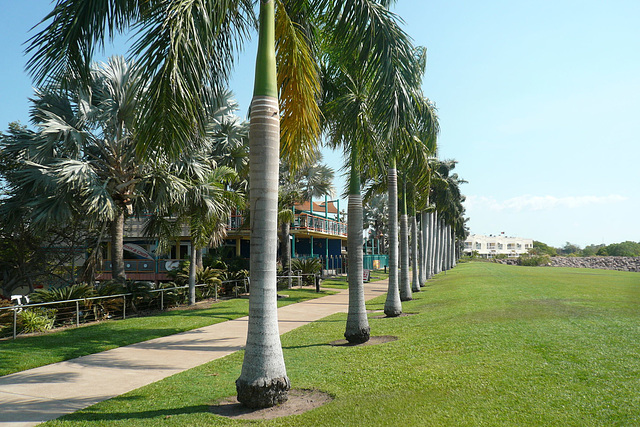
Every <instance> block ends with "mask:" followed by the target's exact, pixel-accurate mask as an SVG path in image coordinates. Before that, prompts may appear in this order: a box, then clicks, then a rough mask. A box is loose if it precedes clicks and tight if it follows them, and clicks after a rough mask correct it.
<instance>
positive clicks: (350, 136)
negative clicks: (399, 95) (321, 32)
mask: <svg viewBox="0 0 640 427" xmlns="http://www.w3.org/2000/svg"><path fill="white" fill-rule="evenodd" d="M333 59H335V58H333ZM363 65H365V64H359V63H358V62H357V61H348V63H345V64H339V63H338V64H336V63H335V62H334V63H332V62H328V63H327V64H325V68H324V70H323V71H324V72H323V76H324V80H325V96H324V99H323V110H324V111H323V112H324V116H325V118H326V124H325V126H326V127H327V130H328V135H329V144H330V145H331V146H332V147H334V148H337V147H342V148H343V150H344V152H345V155H346V156H345V157H347V158H348V159H349V163H348V168H349V186H348V194H349V201H348V207H347V217H348V218H349V222H348V229H347V257H348V265H349V275H348V284H349V310H348V315H347V324H346V329H345V333H344V336H345V338H346V339H347V341H349V342H350V343H352V344H360V343H363V342H366V341H368V340H369V338H370V330H371V328H370V326H369V321H368V318H367V311H366V307H365V300H364V287H363V250H362V249H363V248H362V242H363V239H362V230H363V228H364V224H363V208H362V195H361V177H360V175H361V173H362V172H363V171H364V169H365V168H366V167H367V166H368V164H370V163H371V162H372V154H374V153H377V152H378V150H377V147H376V144H377V137H376V132H375V129H374V126H373V123H372V117H371V105H370V102H371V95H370V93H369V90H370V85H369V83H368V82H367V80H366V79H365V78H363V75H364V74H365V73H364V72H363V70H364V69H365V67H364V66H363ZM359 66H361V67H359Z"/></svg>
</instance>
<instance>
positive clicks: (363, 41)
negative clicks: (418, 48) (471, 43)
mask: <svg viewBox="0 0 640 427" xmlns="http://www.w3.org/2000/svg"><path fill="white" fill-rule="evenodd" d="M274 1H275V0H261V1H260V16H259V20H258V27H259V40H258V44H259V48H258V50H259V55H258V60H257V63H256V86H255V90H254V100H253V101H252V108H251V130H250V139H251V140H252V141H251V158H252V159H253V160H252V161H251V169H252V170H251V172H250V175H251V185H252V186H254V185H255V187H252V188H251V191H250V193H251V195H250V199H251V203H250V205H251V209H252V211H251V221H252V225H253V227H252V229H254V233H255V234H254V237H255V238H252V240H251V242H252V243H251V244H252V256H251V258H252V262H254V261H255V264H254V265H255V269H253V270H252V272H251V274H252V276H253V275H254V274H255V275H256V276H255V277H252V279H253V280H252V285H254V284H256V283H257V282H259V283H260V284H259V285H258V286H257V287H256V286H252V289H255V290H257V291H258V292H259V291H260V290H262V289H264V290H265V291H266V293H265V294H264V298H262V297H254V298H253V303H252V302H251V301H250V304H251V305H252V307H253V308H250V319H253V320H250V329H249V337H248V339H247V351H246V352H245V363H243V373H242V374H241V376H240V378H239V379H238V382H237V385H238V387H237V388H238V391H239V394H238V398H239V400H241V401H242V402H243V403H245V404H246V405H248V406H265V405H266V406H269V405H273V404H276V403H278V402H281V401H283V400H285V399H286V393H287V389H288V387H289V381H288V379H287V377H286V372H285V369H284V362H283V361H282V351H281V349H279V338H278V336H277V323H275V320H276V314H275V311H276V304H275V253H276V250H275V248H276V245H277V241H276V240H275V231H273V232H272V230H271V227H272V226H271V225H269V224H267V222H269V221H271V223H273V224H275V223H276V220H275V218H276V215H277V162H278V148H279V147H278V145H279V144H278V142H279V138H280V136H282V147H283V154H285V155H288V154H291V153H293V155H292V156H290V158H289V161H290V163H291V164H296V162H303V161H304V160H306V157H305V154H308V153H309V150H308V147H309V146H310V145H313V144H315V143H317V141H318V136H319V129H320V128H319V122H320V120H319V109H318V106H317V103H316V98H317V97H318V94H319V91H320V87H319V84H318V76H317V74H318V73H317V67H316V66H315V65H314V58H315V52H314V47H313V43H312V37H313V35H314V34H315V30H314V28H313V19H310V17H314V16H315V17H320V18H321V20H322V22H324V23H325V24H326V26H327V28H330V29H331V31H330V32H326V34H328V35H329V37H330V38H331V39H332V40H333V42H332V43H333V44H334V45H340V44H342V46H343V50H344V51H345V52H360V54H361V55H362V57H363V58H370V62H371V64H372V67H371V68H370V69H371V74H370V76H369V77H370V79H371V81H372V82H373V85H374V91H373V92H372V93H374V94H375V97H376V98H378V101H377V102H375V105H376V106H377V107H376V108H375V110H374V116H376V117H377V119H376V121H377V122H380V123H382V122H385V123H387V124H388V125H390V126H391V127H392V128H401V127H402V126H403V125H404V123H403V120H401V119H400V118H399V117H400V115H401V112H403V111H406V110H407V109H408V107H409V105H410V104H411V98H412V96H411V92H410V91H407V90H406V89H407V88H408V87H417V85H418V83H417V82H413V81H412V82H411V84H406V83H407V81H406V80H407V79H406V78H407V77H411V76H412V74H411V73H408V72H407V70H409V69H410V68H411V67H410V66H409V65H408V64H409V63H410V61H408V59H409V58H411V57H412V56H413V49H412V48H411V44H410V42H409V38H408V36H407V35H406V34H405V33H404V32H402V31H401V30H400V29H399V28H398V27H397V25H393V26H385V25H384V24H385V23H389V22H393V23H394V24H395V16H394V15H393V14H391V13H390V12H388V11H387V10H386V9H385V7H384V6H387V5H388V3H389V2H388V1H383V2H382V4H379V3H377V2H375V1H372V0H359V1H356V2H338V1H335V0H317V1H304V0H299V1H294V0H292V1H287V2H286V3H285V2H280V1H278V5H279V7H278V9H277V10H278V25H277V26H275V23H274V19H275V17H274V14H275V10H274ZM292 17H295V19H296V21H292V19H291V18H292ZM42 22H43V25H46V26H45V28H44V29H43V30H42V31H40V32H39V33H38V34H36V35H35V36H34V37H33V38H32V39H31V44H30V46H29V47H28V51H29V52H31V53H33V54H34V56H33V57H32V59H31V60H30V61H29V63H28V68H29V70H31V71H32V73H33V75H34V77H35V78H36V80H37V81H39V82H42V81H44V80H45V79H46V78H47V77H48V76H49V75H50V74H51V73H56V74H59V73H61V72H62V71H65V70H67V71H69V72H70V73H71V72H72V73H74V75H76V76H77V77H78V79H79V80H80V81H83V82H84V81H87V80H88V79H87V76H88V72H87V69H88V66H87V64H88V63H89V62H90V61H91V57H92V54H93V51H94V49H95V48H96V46H97V47H99V46H100V45H101V43H103V42H104V39H105V37H106V36H109V37H111V36H113V34H115V33H117V32H119V31H123V30H125V29H127V28H128V27H129V26H131V25H133V26H136V28H137V29H138V30H139V31H140V38H139V39H138V41H137V42H136V43H135V45H134V49H133V51H134V52H133V53H134V55H136V56H138V57H139V58H140V63H141V66H142V69H143V70H144V77H145V80H146V81H148V82H149V83H148V93H149V96H148V98H146V102H145V103H144V104H143V105H142V106H141V108H140V109H139V114H138V119H139V124H138V125H137V128H138V130H139V132H138V136H139V144H138V147H139V149H140V151H142V152H147V153H148V152H152V153H154V152H155V151H157V150H159V148H158V147H162V148H163V149H164V150H166V151H168V152H170V153H173V154H176V153H179V151H180V150H181V148H182V147H183V146H184V145H185V144H189V143H190V142H191V141H193V140H194V136H198V135H199V134H201V133H203V131H204V124H205V123H206V120H205V119H206V117H205V108H204V106H205V105H207V104H208V101H209V100H210V95H209V94H210V93H213V94H216V93H219V92H220V90H221V88H222V87H223V86H224V83H225V82H226V80H227V77H228V73H229V72H230V70H231V66H230V65H231V63H232V62H233V59H232V58H233V52H235V50H236V48H237V47H238V46H240V45H241V44H242V41H243V39H244V38H245V37H246V35H247V34H248V30H249V27H250V26H251V25H252V24H253V22H254V15H253V13H252V2H251V1H250V0H225V1H213V0H191V1H188V2H184V1H149V2H136V1H130V0H111V1H108V2H105V0H66V1H64V2H62V3H58V4H57V6H56V7H55V9H54V11H53V12H52V13H51V14H50V15H48V16H47V17H45V19H44V20H43V21H42ZM296 22H301V23H302V24H303V25H297V23H296ZM274 27H275V28H274ZM381 29H382V31H381ZM354 30H355V31H354ZM274 32H275V33H277V34H278V36H277V38H276V37H275V35H274ZM276 40H277V41H278V45H277V52H275V47H274V45H275V42H276ZM372 52H374V53H375V55H371V53H372ZM276 55H277V58H278V64H280V68H279V73H278V74H276V68H275V63H276ZM212 64H215V68H214V67H212ZM390 68H392V69H394V71H395V72H389V70H390ZM203 87H209V88H211V89H212V90H211V91H203V90H202V88H203ZM278 89H280V93H281V94H282V96H281V98H280V103H281V106H282V108H281V109H279V108H278V100H277V95H278ZM274 100H275V105H274V102H273V101H274ZM389 100H391V105H393V108H388V105H389ZM280 115H282V127H280V126H279V123H277V122H278V119H279V118H280ZM391 133H392V132H389V133H388V134H391ZM267 147H268V148H267ZM263 148H264V149H265V150H266V151H262V149H263ZM274 148H275V151H272V150H274ZM256 180H260V181H261V182H260V183H256ZM263 184H266V185H265V186H263ZM257 192H259V193H260V194H256V193H257ZM263 194H264V195H266V199H263V198H262V195H263ZM254 209H256V210H255V211H254ZM258 217H259V218H258ZM272 236H274V237H272ZM258 240H259V241H260V242H258ZM254 245H255V249H254ZM272 258H273V266H271V265H269V264H270V263H271V262H272ZM272 276H273V277H272ZM256 278H257V279H256ZM252 294H253V292H252ZM272 300H273V301H272ZM275 347H278V349H276V348H275Z"/></svg>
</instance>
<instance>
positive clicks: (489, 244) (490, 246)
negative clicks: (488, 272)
mask: <svg viewBox="0 0 640 427" xmlns="http://www.w3.org/2000/svg"><path fill="white" fill-rule="evenodd" d="M495 248H496V244H495V243H487V249H495Z"/></svg>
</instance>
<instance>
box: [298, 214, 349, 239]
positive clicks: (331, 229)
mask: <svg viewBox="0 0 640 427" xmlns="http://www.w3.org/2000/svg"><path fill="white" fill-rule="evenodd" d="M293 230H296V231H316V232H319V233H325V234H332V235H337V236H346V235H347V224H345V223H344V222H339V221H336V220H333V219H329V218H323V217H320V216H317V215H310V214H306V213H302V214H298V215H296V217H295V220H294V221H293Z"/></svg>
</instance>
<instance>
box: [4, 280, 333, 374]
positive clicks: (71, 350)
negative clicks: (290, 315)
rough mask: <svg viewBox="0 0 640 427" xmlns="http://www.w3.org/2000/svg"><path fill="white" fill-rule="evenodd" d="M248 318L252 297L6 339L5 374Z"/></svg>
mask: <svg viewBox="0 0 640 427" xmlns="http://www.w3.org/2000/svg"><path fill="white" fill-rule="evenodd" d="M331 293H334V292H331V291H325V292H321V293H319V294H317V293H316V292H315V290H311V289H309V288H307V289H288V290H285V291H282V292H280V294H284V295H287V296H288V297H287V298H282V299H279V300H278V306H279V307H281V306H283V305H288V304H293V303H296V302H301V301H306V300H309V299H313V298H318V297H321V296H325V295H329V294H331ZM248 314H249V300H248V299H231V300H222V301H220V302H218V303H215V304H212V306H211V308H207V309H198V310H174V311H165V312H162V313H160V314H158V315H155V316H150V317H132V318H128V319H126V320H118V321H108V322H100V323H94V324H91V325H87V326H83V327H80V328H69V329H64V330H59V331H55V332H51V333H47V334H43V335H37V336H29V337H21V338H19V339H17V340H5V341H0V354H1V355H2V357H0V375H7V374H10V373H12V372H18V371H23V370H26V369H31V368H35V367H37V366H43V365H48V364H50V363H55V362H60V361H63V360H68V359H73V358H75V357H80V356H84V355H87V354H93V353H98V352H101V351H104V350H109V349H112V348H116V347H121V346H124V345H129V344H133V343H137V342H141V341H146V340H150V339H153V338H158V337H164V336H167V335H172V334H177V333H179V332H184V331H188V330H191V329H196V328H201V327H203V326H208V325H214V324H216V323H220V322H224V321H226V320H231V319H236V318H238V317H242V316H246V315H248Z"/></svg>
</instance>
